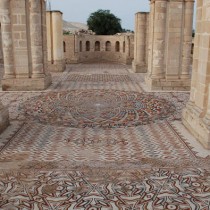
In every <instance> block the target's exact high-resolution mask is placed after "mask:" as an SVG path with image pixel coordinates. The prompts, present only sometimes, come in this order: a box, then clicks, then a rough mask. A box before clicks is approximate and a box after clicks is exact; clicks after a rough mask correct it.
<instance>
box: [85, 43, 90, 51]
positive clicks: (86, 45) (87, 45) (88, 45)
mask: <svg viewBox="0 0 210 210" xmlns="http://www.w3.org/2000/svg"><path fill="white" fill-rule="evenodd" d="M85 47H86V51H90V41H86V43H85Z"/></svg>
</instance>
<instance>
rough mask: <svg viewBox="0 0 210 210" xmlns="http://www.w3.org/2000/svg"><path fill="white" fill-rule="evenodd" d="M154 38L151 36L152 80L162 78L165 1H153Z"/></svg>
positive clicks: (163, 69)
mask: <svg viewBox="0 0 210 210" xmlns="http://www.w3.org/2000/svg"><path fill="white" fill-rule="evenodd" d="M154 4H155V5H154V7H155V8H154V9H155V15H154V25H153V27H154V36H153V52H152V53H153V67H152V70H151V77H152V78H158V79H160V78H164V72H165V67H164V51H165V39H166V37H165V35H166V12H167V0H156V1H154Z"/></svg>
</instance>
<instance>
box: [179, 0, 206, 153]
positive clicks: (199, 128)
mask: <svg viewBox="0 0 210 210" xmlns="http://www.w3.org/2000/svg"><path fill="white" fill-rule="evenodd" d="M197 3H198V4H197V20H196V24H197V30H196V35H195V47H194V55H193V72H192V84H191V94H190V101H189V102H188V104H187V106H186V108H185V109H184V111H183V123H184V125H185V126H186V127H187V128H188V129H189V131H190V132H191V133H192V134H193V135H194V136H195V137H196V138H197V139H198V140H199V141H200V142H201V143H202V144H203V145H204V147H205V148H207V149H210V85H209V83H210V64H209V57H210V44H209V43H210V31H208V32H207V30H206V28H209V25H210V19H209V12H207V11H210V1H209V0H207V1H198V2H197ZM201 26H203V27H201Z"/></svg>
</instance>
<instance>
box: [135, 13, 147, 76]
mask: <svg viewBox="0 0 210 210" xmlns="http://www.w3.org/2000/svg"><path fill="white" fill-rule="evenodd" d="M148 19H149V13H148V12H138V13H136V15H135V36H134V60H133V70H134V72H137V73H144V72H147V35H148V34H147V32H148V27H149V25H148Z"/></svg>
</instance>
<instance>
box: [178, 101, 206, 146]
mask: <svg viewBox="0 0 210 210" xmlns="http://www.w3.org/2000/svg"><path fill="white" fill-rule="evenodd" d="M200 114H201V110H199V109H198V108H197V107H196V106H195V105H194V104H193V103H192V102H188V104H187V106H186V108H185V109H184V110H183V114H182V122H183V124H184V125H185V127H186V128H187V129H188V130H189V131H190V132H191V133H192V134H193V135H194V136H195V138H197V140H198V141H199V142H200V143H201V144H202V145H203V146H204V147H205V148H206V149H209V150H210V120H209V119H205V118H201V117H200Z"/></svg>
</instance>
